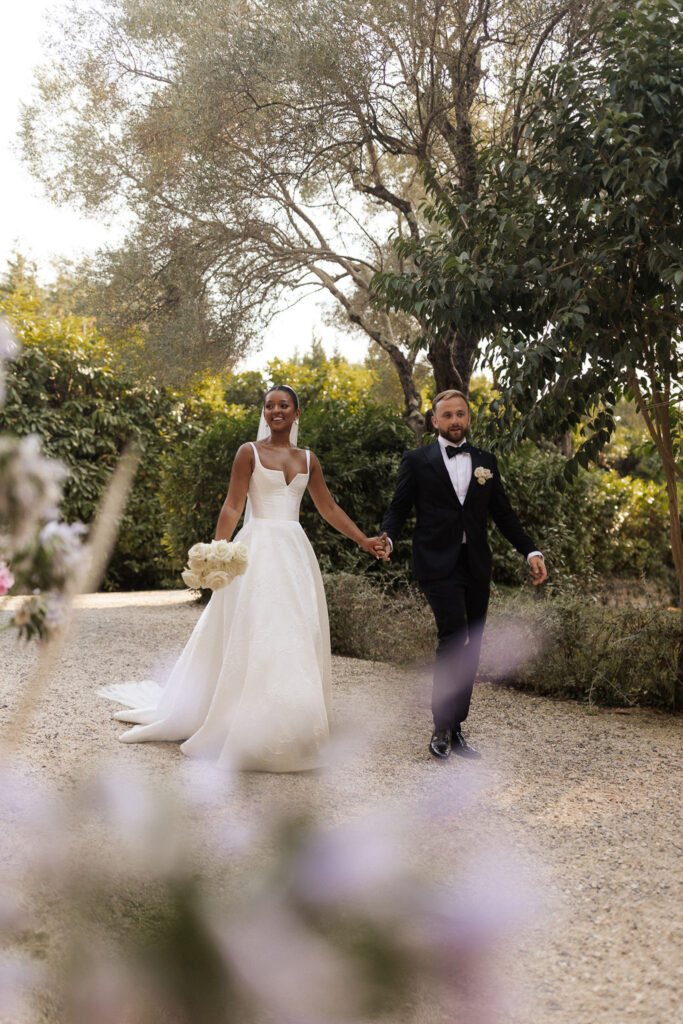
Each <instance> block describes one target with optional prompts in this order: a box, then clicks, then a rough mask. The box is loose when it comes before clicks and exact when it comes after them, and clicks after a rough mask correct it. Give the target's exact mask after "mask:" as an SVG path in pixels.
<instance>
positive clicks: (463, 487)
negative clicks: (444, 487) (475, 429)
mask: <svg viewBox="0 0 683 1024" xmlns="http://www.w3.org/2000/svg"><path fill="white" fill-rule="evenodd" d="M438 440H439V445H440V446H441V455H442V457H443V464H444V466H445V467H446V470H447V472H448V475H449V477H450V478H451V483H452V484H453V490H454V491H455V493H456V494H457V496H458V501H459V502H460V504H461V505H464V504H465V498H466V497H467V489H468V487H469V486H470V481H471V479H472V456H471V455H470V453H469V452H463V454H462V455H454V456H453V457H452V458H450V459H449V458H448V452H447V451H446V445H448V447H449V448H460V447H461V445H463V444H467V440H464V441H461V442H460V444H453V442H452V441H447V440H446V438H445V437H442V436H441V434H439V438H438ZM463 539H464V538H463Z"/></svg>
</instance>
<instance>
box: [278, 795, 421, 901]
mask: <svg viewBox="0 0 683 1024" xmlns="http://www.w3.org/2000/svg"><path fill="white" fill-rule="evenodd" d="M397 824H398V823H397V821H396V818H395V817H393V816H390V815H388V814H386V813H381V812H373V814H372V815H369V816H367V817H364V818H361V819H356V820H355V821H352V822H349V823H348V824H345V825H341V826H339V827H338V828H335V829H330V830H329V831H323V830H320V831H317V832H314V833H313V835H312V836H311V837H310V839H309V841H308V842H307V843H306V844H305V846H304V847H303V849H302V850H301V851H300V853H299V854H298V856H297V858H296V860H295V862H294V865H293V872H292V885H293V888H294V891H295V892H296V894H297V896H298V897H299V898H300V899H302V900H303V901H305V902H309V903H316V904H321V905H323V904H341V903H351V902H353V903H360V904H363V905H365V906H367V904H368V902H372V903H374V902H379V903H380V904H381V903H383V902H384V900H385V898H386V896H387V893H388V892H389V891H391V890H394V889H395V888H396V883H397V880H398V879H399V878H401V877H402V875H403V872H404V870H405V863H404V858H403V856H402V853H401V851H402V849H403V846H404V844H403V842H402V841H401V840H400V839H399V837H398V835H397V832H398V828H397Z"/></svg>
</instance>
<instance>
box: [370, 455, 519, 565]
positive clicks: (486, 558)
mask: <svg viewBox="0 0 683 1024" xmlns="http://www.w3.org/2000/svg"><path fill="white" fill-rule="evenodd" d="M470 454H471V459H472V479H471V481H470V485H469V488H468V490H467V495H466V496H465V501H464V504H462V505H461V504H460V502H459V500H458V496H457V495H456V493H455V490H454V488H453V484H452V483H451V478H450V477H449V475H448V471H447V470H446V467H445V465H444V461H443V455H442V454H441V446H440V445H439V442H438V441H435V442H434V443H433V444H430V445H427V446H426V447H424V448H415V449H413V450H412V451H408V452H405V453H404V455H403V459H402V461H401V466H400V469H399V471H398V478H397V480H396V490H395V492H394V497H393V498H392V500H391V504H390V505H389V508H388V509H387V513H386V515H385V517H384V520H383V521H382V532H386V533H387V534H388V536H389V537H390V538H391V541H392V543H394V544H395V543H396V541H397V540H398V538H399V536H400V533H401V530H402V529H403V524H404V523H405V521H406V519H407V518H408V516H409V515H410V513H411V511H412V509H413V507H414V508H415V510H416V512H417V525H416V526H415V532H414V533H413V557H412V569H413V577H414V578H415V579H416V580H418V581H419V582H428V581H429V580H440V579H445V578H447V577H448V576H450V575H451V573H452V572H453V571H454V569H455V565H456V562H457V561H458V555H459V554H460V547H461V545H462V535H463V531H464V532H465V534H466V535H467V553H468V562H469V567H470V572H471V573H472V575H473V576H474V577H475V578H476V579H482V580H484V579H489V578H490V576H491V549H490V548H489V545H488V540H487V525H488V517H489V515H490V516H491V518H492V519H493V521H494V523H495V524H496V526H497V527H498V529H499V530H500V531H501V533H502V534H503V536H504V537H505V538H506V539H507V540H509V541H510V543H511V544H513V545H514V547H516V548H517V550H518V551H519V552H520V553H521V554H522V555H525V556H526V555H528V554H530V553H531V552H532V551H535V550H536V545H535V544H534V542H533V541H532V540H531V537H529V536H528V534H526V533H525V532H524V530H523V528H522V524H521V523H520V521H519V519H518V518H517V516H516V514H515V512H514V511H513V509H512V506H511V505H510V502H509V501H508V498H507V495H506V494H505V490H504V489H503V484H502V482H501V479H500V473H499V472H498V464H497V462H496V457H495V455H493V454H492V453H491V452H485V451H483V449H481V448H474V447H473V448H472V451H471V453H470ZM455 458H463V456H460V455H456V456H455ZM479 467H483V468H484V469H487V470H489V472H490V474H491V476H490V478H489V479H487V480H485V481H484V482H483V483H479V481H478V480H477V477H476V475H475V473H476V470H477V469H478V468H479Z"/></svg>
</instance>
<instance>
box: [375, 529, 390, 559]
mask: <svg viewBox="0 0 683 1024" xmlns="http://www.w3.org/2000/svg"><path fill="white" fill-rule="evenodd" d="M390 554H391V544H390V543H389V538H388V537H387V535H386V533H383V534H382V535H381V536H379V537H376V538H375V555H376V557H377V558H379V559H381V560H382V561H383V562H388V561H389V555H390Z"/></svg>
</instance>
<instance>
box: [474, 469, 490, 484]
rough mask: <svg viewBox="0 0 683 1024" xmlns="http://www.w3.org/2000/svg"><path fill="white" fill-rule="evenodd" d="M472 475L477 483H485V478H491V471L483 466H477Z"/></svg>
mask: <svg viewBox="0 0 683 1024" xmlns="http://www.w3.org/2000/svg"><path fill="white" fill-rule="evenodd" d="M474 475H475V477H476V479H477V483H478V484H485V483H486V481H487V480H493V473H492V472H491V470H490V469H485V467H484V466H477V468H476V469H475V471H474Z"/></svg>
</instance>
